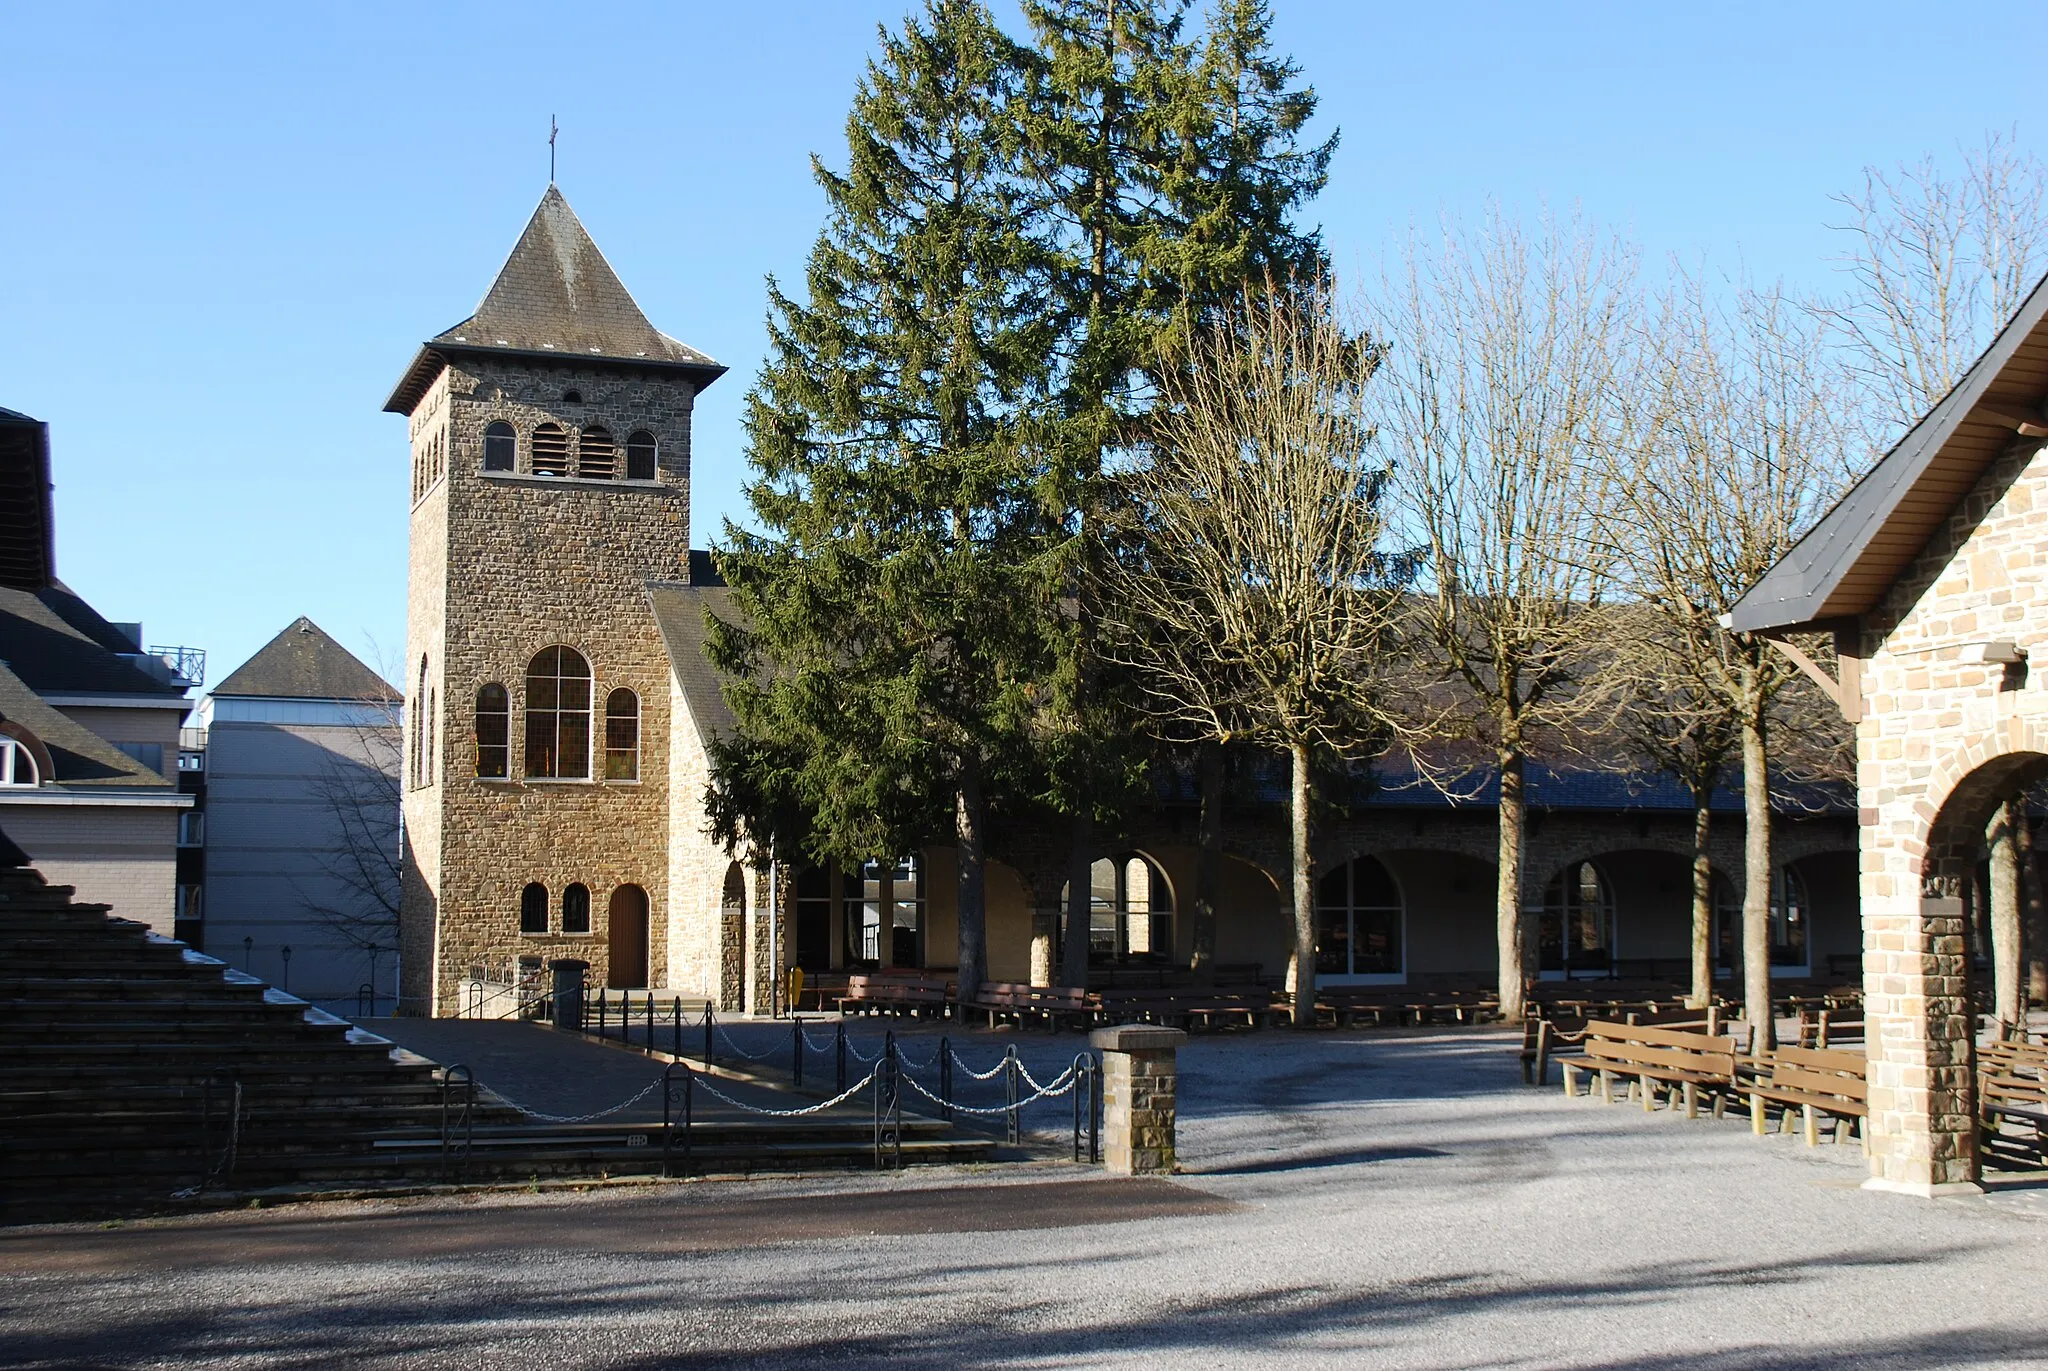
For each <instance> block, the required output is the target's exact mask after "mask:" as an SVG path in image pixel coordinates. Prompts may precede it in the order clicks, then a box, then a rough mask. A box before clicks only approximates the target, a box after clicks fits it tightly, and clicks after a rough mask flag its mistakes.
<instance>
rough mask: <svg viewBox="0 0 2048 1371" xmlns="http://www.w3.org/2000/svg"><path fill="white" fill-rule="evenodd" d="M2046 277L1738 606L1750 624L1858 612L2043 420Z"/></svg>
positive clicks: (1783, 625) (2047, 380) (1789, 623)
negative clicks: (2025, 431) (2024, 432)
mask: <svg viewBox="0 0 2048 1371" xmlns="http://www.w3.org/2000/svg"><path fill="white" fill-rule="evenodd" d="M2044 393H2048V279H2044V280H2043V281H2042V282H2041V283H2040V284H2038V285H2036V286H2035V287H2034V290H2033V293H2032V294H2031V295H2029V296H2028V297H2027V299H2026V302H2025V303H2024V304H2022V305H2021V306H2020V308H2019V312H2018V313H2017V314H2015V315H2014V316H2013V318H2012V321H2011V322H2010V323H2008V324H2007V325H2006V326H2005V328H2004V330H2003V331H2002V332H2000V333H1999V335H1998V337H1997V338H1996V339H1994V340H1993V341H1992V344H1991V346H1990V347H1989V348H1987V349H1986V350H1985V352H1984V355H1983V356H1982V357H1980V358H1978V359H1977V361H1976V363H1975V364H1974V365H1972V366H1971V368H1970V369H1969V371H1967V372H1965V373H1964V375H1963V379H1962V380H1961V381H1959V382H1957V383H1956V387H1955V389H1954V390H1951V391H1950V392H1949V393H1948V395H1947V396H1945V397H1943V399H1942V401H1941V403H1939V404H1937V405H1936V406H1935V407H1934V408H1933V409H1932V410H1929V411H1928V413H1927V415H1926V417H1924V418H1923V419H1921V421H1920V422H1919V423H1918V424H1916V425H1914V426H1913V429H1912V431H1911V432H1909V433H1907V434H1906V436H1905V437H1903V438H1901V439H1900V440H1899V442H1898V444H1897V445H1896V446H1895V447H1893V448H1892V450H1891V451H1890V452H1887V453H1886V454H1885V455H1884V456H1883V457H1882V458H1881V459H1879V461H1878V462H1877V464H1876V465H1875V466H1873V467H1872V468H1871V469H1870V470H1869V471H1868V472H1866V473H1864V475H1863V478H1862V479H1861V480H1859V481H1858V482H1857V483H1856V484H1855V485H1854V486H1853V487H1851V488H1850V490H1849V493H1848V494H1847V495H1844V496H1843V497H1842V498H1841V500H1840V501H1838V502H1837V503H1836V505H1835V507H1834V508H1833V509H1831V510H1829V511H1828V512H1827V514H1826V515H1825V516H1824V517H1823V518H1822V519H1821V521H1820V522H1819V523H1817V524H1815V525H1814V526H1813V528H1812V529H1811V530H1809V531H1808V532H1807V534H1806V536H1805V537H1803V538H1801V539H1800V540H1799V541H1798V542H1797V543H1795V544H1794V545H1793V546H1792V548H1791V550H1790V551H1789V552H1787V553H1786V554H1785V555H1784V557H1782V558H1781V559H1779V561H1778V564H1777V565H1776V566H1774V567H1772V568H1771V569H1770V570H1769V571H1768V572H1766V573H1764V576H1763V579H1762V580H1760V581H1758V582H1757V583H1756V585H1754V586H1752V587H1751V588H1750V590H1749V593H1748V594H1746V595H1744V596H1743V597H1742V599H1741V600H1740V601H1738V602H1737V603H1736V605H1735V608H1734V611H1733V614H1732V617H1731V622H1732V623H1733V624H1734V626H1735V627H1736V628H1738V629H1742V630H1745V631H1751V630H1758V629H1765V630H1770V629H1778V630H1784V629H1796V628H1801V627H1805V626H1808V625H1813V624H1819V623H1824V622H1826V621H1828V620H1835V619H1846V618H1852V617H1854V616H1856V615H1859V614H1863V613H1865V612H1867V611H1868V610H1870V609H1871V608H1872V607H1874V606H1875V605H1876V604H1877V603H1878V602H1879V601H1880V600H1882V599H1883V597H1884V595H1885V593H1886V592H1887V591H1889V590H1890V588H1891V586H1892V584H1893V583H1894V582H1895V581H1897V580H1898V578H1899V576H1900V575H1901V574H1902V573H1903V572H1904V571H1905V569H1906V568H1907V566H1908V565H1910V564H1911V563H1912V561H1913V559H1914V558H1915V557H1916V556H1918V555H1919V553H1920V551H1921V549H1922V548H1924V547H1925V546H1926V545H1927V540H1928V539H1929V538H1931V537H1932V536H1933V535H1934V534H1935V532H1936V531H1937V530H1938V529H1940V528H1941V526H1942V524H1943V523H1945V522H1946V521H1947V519H1948V517H1949V516H1950V515H1951V514H1952V513H1954V512H1955V508H1956V506H1957V504H1958V503H1959V502H1960V501H1961V500H1962V499H1963V497H1964V496H1965V495H1967V494H1968V493H1969V491H1970V489H1971V487H1972V486H1974V485H1975V484H1976V483H1977V480H1978V478H1979V477H1981V476H1982V475H1983V474H1984V470H1985V468H1986V467H1988V466H1989V465H1990V464H1991V463H1992V462H1994V461H1996V460H1997V459H1998V458H1999V456H2000V455H2001V454H2002V453H2004V452H2005V451H2006V450H2007V449H2008V448H2009V447H2010V446H2011V445H2012V442H2013V439H2014V435H2015V433H2016V432H2018V431H2019V429H2020V425H2021V424H2026V425H2028V426H2029V427H2033V428H2036V430H2037V432H2038V431H2040V430H2041V426H2043V425H2048V416H2044V415H2043V413H2042V398H2043V395H2044Z"/></svg>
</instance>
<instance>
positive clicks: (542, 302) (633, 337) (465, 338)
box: [384, 185, 725, 414]
mask: <svg viewBox="0 0 2048 1371" xmlns="http://www.w3.org/2000/svg"><path fill="white" fill-rule="evenodd" d="M461 353H468V354H511V355H518V356H524V357H546V358H556V359H564V360H566V359H569V358H577V359H580V360H594V361H613V362H618V361H624V362H633V363H639V364H643V365H648V366H654V367H661V368H672V369H681V370H684V371H686V372H688V373H690V374H691V375H692V377H693V379H694V380H695V381H696V384H697V388H698V389H700V390H701V389H703V388H704V387H705V386H708V385H710V384H711V383H712V382H713V381H715V380H717V379H718V378H719V377H720V376H722V375H724V374H725V368H724V367H722V366H720V365H719V364H718V363H717V362H715V361H713V360H712V359H711V358H710V357H708V356H706V355H705V354H704V353H702V352H699V351H698V350H697V349H695V348H693V347H691V346H689V345H688V344H686V343H681V342H678V341H677V340H676V339H674V338H671V337H669V336H668V335H667V334H666V333H663V332H661V331H660V330H659V329H657V328H655V327H654V325H652V324H650V323H649V322H647V316H646V315H645V314H643V313H641V312H640V306H639V305H637V304H635V303H634V301H633V297H632V295H631V294H629V293H628V292H627V290H626V287H625V284H624V283H623V282H621V281H620V280H619V277H618V273H617V272H615V271H613V270H612V267H611V263H609V262H607V261H605V259H604V254H603V253H602V252H599V251H598V249H597V244H596V243H594V242H592V241H591V238H590V234H589V233H588V232H587V231H586V230H585V229H584V227H583V221H582V220H580V219H578V218H577V217H576V211H575V210H573V209H571V208H569V202H568V201H567V200H565V199H563V198H562V192H561V191H559V190H557V189H556V188H555V187H554V186H552V185H550V186H549V187H548V189H547V193H546V194H545V195H543V196H541V198H540V204H539V205H538V206H537V207H536V208H535V209H534V211H533V218H531V219H529V220H528V221H527V224H526V231H525V232H524V233H522V234H520V235H519V241H518V243H516V244H515V245H514V246H513V248H512V255H511V256H510V257H508V258H506V259H505V265H504V266H503V267H502V268H500V269H499V272H498V279H497V280H496V281H494V282H493V283H492V284H491V288H490V290H489V291H488V292H487V293H486V294H485V295H484V298H483V303H482V304H479V305H478V306H477V307H476V313H474V314H472V315H470V316H469V318H467V319H465V320H463V321H462V322H461V323H459V324H457V325H455V327H453V328H451V329H448V330H446V331H445V332H442V333H439V334H436V335H435V336H434V337H432V338H430V339H428V340H427V341H426V342H425V343H424V344H422V345H421V348H420V351H419V354H418V355H417V356H416V357H414V359H413V362H412V365H411V366H410V367H408V368H407V369H406V373H405V376H404V377H403V378H402V379H401V380H400V381H399V383H398V387H397V389H395V390H394V391H393V392H392V393H391V398H390V400H388V401H387V402H386V403H385V406H384V408H385V409H386V410H388V411H391V412H393V413H399V414H406V413H410V412H411V411H412V408H413V406H415V405H417V404H418V403H419V399H420V396H421V395H423V394H424V393H425V392H426V388H427V387H428V386H429V385H431V384H432V383H433V380H434V378H435V377H436V376H438V375H439V374H440V372H441V368H442V367H443V366H445V365H446V364H447V358H448V357H449V356H450V355H453V354H461Z"/></svg>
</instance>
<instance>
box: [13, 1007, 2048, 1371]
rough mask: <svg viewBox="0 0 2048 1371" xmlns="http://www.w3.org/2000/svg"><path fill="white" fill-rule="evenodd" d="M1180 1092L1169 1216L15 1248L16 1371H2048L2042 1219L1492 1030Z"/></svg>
mask: <svg viewBox="0 0 2048 1371" xmlns="http://www.w3.org/2000/svg"><path fill="white" fill-rule="evenodd" d="M1066 1041H1067V1043H1068V1044H1069V1046H1067V1047H1066V1049H1065V1050H1067V1051H1068V1052H1071V1042H1072V1040H1071V1039H1069V1040H1066ZM983 1050H985V1048H984V1049H983ZM1034 1055H1035V1054H1034ZM1182 1064H1183V1071H1184V1076H1183V1086H1182V1096H1181V1099H1182V1108H1183V1115H1182V1118H1183V1124H1182V1133H1181V1144H1182V1155H1183V1162H1184V1165H1185V1166H1186V1168H1187V1173H1188V1174H1186V1175H1184V1176H1182V1177H1180V1178H1178V1179H1177V1180H1175V1181H1172V1182H1164V1181H1137V1182H1110V1181H1104V1180H1102V1179H1100V1175H1099V1173H1098V1172H1094V1171H1092V1170H1087V1169H1079V1168H1073V1167H1068V1166H1062V1165H1053V1164H1033V1165H1029V1166H1014V1167H994V1168H977V1169H974V1170H972V1171H963V1172H947V1171H939V1170H924V1171H911V1172H909V1173H907V1174H904V1175H901V1176H890V1177H882V1178H877V1177H873V1176H866V1175H861V1176H842V1177H831V1178H824V1179H818V1178H808V1179H800V1180H763V1181H747V1182H707V1183H698V1184H681V1185H667V1186H660V1187H632V1188H619V1189H616V1190H612V1191H608V1192H605V1193H601V1194H590V1195H582V1196H562V1195H553V1194H541V1195H523V1194H522V1195H506V1196H491V1197H488V1198H473V1197H470V1198H454V1199H434V1200H417V1201H383V1202H376V1203H357V1204H323V1205H306V1206H297V1207H292V1208H287V1209H280V1210H270V1211H264V1212H260V1213H248V1212H236V1213H232V1214H223V1215H213V1216H208V1217H201V1218H190V1219H178V1220H164V1221H151V1222H146V1223H133V1224H127V1225H123V1226H120V1227H114V1228H102V1227H97V1226H84V1225H81V1226H75V1227H66V1228H54V1227H53V1228H42V1229H14V1230H0V1365H5V1366H52V1367H54V1366H65V1367H73V1366H188V1365H209V1366H216V1365H217V1366H259V1365H260V1366H301V1365H303V1366H313V1365H329V1364H334V1363H337V1362H341V1361H344V1360H346V1361H350V1362H352V1363H355V1364H360V1365H370V1366H401V1365H402V1366H409V1367H452V1366H492V1367H540V1366H606V1367H666V1366H678V1367H713V1366H732V1367H741V1366H746V1367H814V1366H818V1365H821V1364H828V1363H838V1364H844V1365H854V1366H866V1365H887V1366H903V1367H920V1368H932V1369H933V1371H942V1369H943V1368H955V1367H969V1368H980V1367H1063V1366H1114V1367H1187V1366H1196V1367H1199V1366H1206V1365H1230V1366H1257V1367H1294V1366H1373V1367H1380V1366H1384V1367H1415V1368H1454V1367H1482V1366H1484V1367H1530V1368H1535V1367H1666V1366H1668V1367H1673V1368H1676V1367H1681V1366H1683V1367H1688V1368H1698V1367H1704V1368H1733V1367H1768V1368H1792V1367H1844V1368H1847V1367H1880V1368H1922V1367H1996V1366H2036V1365H2048V1319H2044V1317H2043V1315H2044V1311H2048V1190H2035V1189H2031V1188H2028V1187H2026V1186H2025V1185H2023V1184H2012V1185H2010V1186H2009V1187H2005V1188H2000V1189H1999V1190H1997V1191H1996V1192H1995V1193H1994V1194H1992V1195H1990V1196H1988V1197H1984V1198H1977V1199H1969V1200H1942V1201H1933V1202H1929V1201H1921V1200H1912V1199H1906V1198H1902V1197H1898V1196H1891V1195H1881V1194H1873V1193H1867V1192H1863V1191H1861V1190H1859V1189H1858V1188H1857V1187H1858V1183H1859V1182H1860V1181H1861V1179H1862V1177H1863V1174H1864V1172H1863V1163H1862V1158H1861V1155H1860V1152H1859V1150H1858V1149H1857V1148H1856V1147H1855V1146H1854V1145H1853V1144H1851V1145H1848V1146H1844V1147H1834V1146H1830V1145H1825V1144H1824V1145H1823V1146H1821V1147H1820V1148H1817V1149H1812V1150H1808V1149H1806V1148H1804V1147H1802V1146H1801V1145H1800V1144H1799V1143H1798V1142H1797V1141H1796V1140H1795V1139H1794V1138H1792V1137H1771V1138H1767V1139H1761V1140H1759V1139H1756V1138H1753V1137H1751V1135H1750V1133H1749V1129H1748V1126H1747V1122H1746V1120H1745V1121H1737V1120H1734V1119H1732V1118H1731V1119H1730V1120H1728V1121H1726V1122H1723V1123H1714V1122H1711V1121H1708V1120H1704V1119H1703V1120H1701V1121H1698V1122H1690V1123H1689V1122H1687V1121H1686V1120H1685V1119H1684V1118H1683V1117H1680V1116H1673V1115H1670V1114H1665V1113H1658V1114H1656V1115H1652V1116H1645V1115H1644V1114H1643V1113H1641V1112H1640V1111H1639V1110H1638V1109H1636V1108H1634V1107H1625V1106H1619V1105H1616V1106H1607V1105H1601V1104H1598V1103H1594V1102H1590V1101H1587V1100H1583V1099H1581V1100H1566V1099H1564V1098H1562V1095H1561V1092H1560V1091H1559V1090H1558V1089H1557V1087H1556V1086H1555V1084H1553V1085H1552V1086H1551V1087H1550V1089H1548V1090H1545V1091H1537V1090H1534V1089H1531V1088H1528V1087H1524V1086H1522V1085H1521V1084H1520V1080H1519V1073H1518V1072H1517V1070H1516V1067H1515V1062H1514V1050H1513V1043H1512V1042H1511V1041H1510V1040H1509V1038H1508V1037H1506V1036H1504V1035H1503V1034H1500V1033H1498V1032H1451V1031H1414V1032H1402V1033H1358V1034H1315V1035H1306V1036H1300V1037H1297V1036H1294V1035H1292V1034H1287V1033H1266V1034H1260V1035H1213V1036H1207V1037H1203V1038H1198V1039H1197V1040H1195V1042H1194V1043H1193V1044H1192V1045H1191V1046H1190V1047H1189V1049H1188V1050H1187V1051H1186V1052H1185V1053H1184V1054H1183V1057H1182Z"/></svg>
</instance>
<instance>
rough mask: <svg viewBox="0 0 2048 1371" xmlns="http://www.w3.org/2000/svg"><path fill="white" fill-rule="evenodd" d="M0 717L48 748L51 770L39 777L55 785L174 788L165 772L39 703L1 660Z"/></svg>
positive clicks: (46, 705) (65, 715) (59, 711)
mask: <svg viewBox="0 0 2048 1371" xmlns="http://www.w3.org/2000/svg"><path fill="white" fill-rule="evenodd" d="M0 719H5V720H6V721H7V722H8V723H11V724H15V725H18V726H19V727H21V728H24V729H27V730H28V731H29V733H31V734H33V735H34V737H35V739H36V741H37V742H40V743H41V744H42V745H43V747H44V748H45V749H46V750H47V751H48V753H49V758H50V762H51V770H52V773H53V774H51V775H49V776H46V777H44V778H43V779H45V780H46V781H49V782H51V783H53V784H55V785H59V786H62V787H65V788H66V789H76V790H98V789H100V788H101V787H103V786H104V787H112V788H115V789H121V790H133V789H138V788H139V789H145V790H147V789H157V790H171V789H174V785H173V783H172V781H171V780H170V778H169V777H167V776H164V775H163V774H161V773H159V772H156V771H152V770H151V769H150V768H148V767H146V766H144V765H143V764H142V763H141V762H139V761H137V760H136V759H135V758H133V757H131V756H129V755H128V754H127V753H125V752H123V751H121V750H120V749H119V748H117V747H115V746H114V745H113V744H112V743H110V742H108V741H107V740H106V739H105V738H102V737H101V736H100V735H99V734H97V733H95V732H93V731H92V730H91V729H89V728H87V727H86V726H85V725H84V724H81V723H79V722H78V721H77V720H75V719H73V718H71V716H70V715H68V714H65V713H64V712H63V711H62V710H58V709H54V708H52V707H51V706H50V705H48V704H46V703H44V702H43V700H42V698H41V697H40V696H38V695H37V694H36V692H35V691H34V690H32V689H30V688H29V686H28V685H27V684H26V683H25V682H23V680H22V679H21V677H19V676H17V675H16V674H15V673H14V672H12V671H9V670H8V669H7V668H6V666H5V665H0Z"/></svg>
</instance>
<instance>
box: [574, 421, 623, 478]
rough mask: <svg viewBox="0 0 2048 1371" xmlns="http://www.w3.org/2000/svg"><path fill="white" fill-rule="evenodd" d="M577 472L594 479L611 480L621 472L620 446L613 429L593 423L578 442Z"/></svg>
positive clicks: (579, 474)
mask: <svg viewBox="0 0 2048 1371" xmlns="http://www.w3.org/2000/svg"><path fill="white" fill-rule="evenodd" d="M576 474H577V475H578V476H586V477H588V478H590V479H591V480H593V481H609V480H611V479H612V478H613V477H614V476H617V475H618V474H619V448H618V445H617V444H616V443H614V442H613V441H612V433H611V430H610V429H608V428H605V427H604V426H603V425H601V424H592V425H591V426H590V427H589V428H586V429H584V430H583V437H582V438H581V439H580V440H579V441H578V443H577V450H576Z"/></svg>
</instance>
